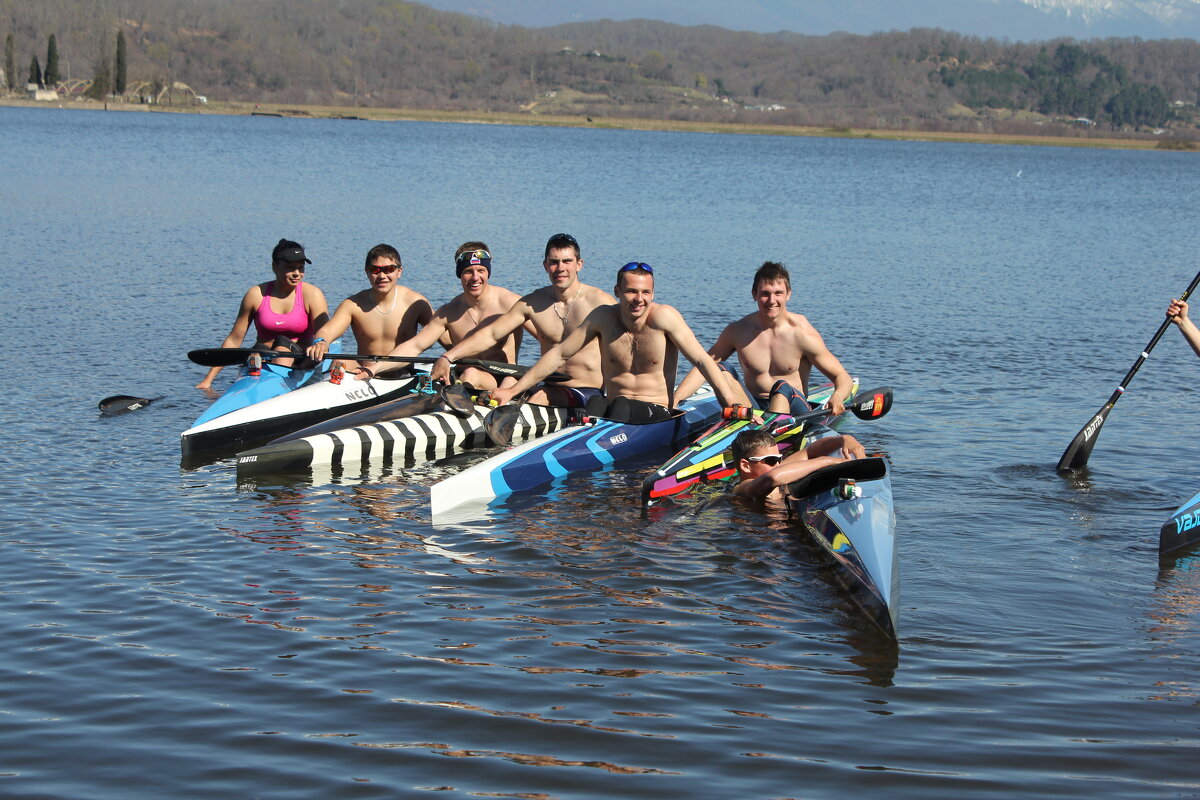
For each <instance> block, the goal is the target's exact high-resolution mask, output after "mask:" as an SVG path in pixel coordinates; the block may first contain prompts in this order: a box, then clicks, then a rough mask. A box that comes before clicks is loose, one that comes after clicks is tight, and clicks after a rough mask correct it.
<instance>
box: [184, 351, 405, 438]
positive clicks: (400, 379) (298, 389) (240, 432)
mask: <svg viewBox="0 0 1200 800" xmlns="http://www.w3.org/2000/svg"><path fill="white" fill-rule="evenodd" d="M416 385H417V378H416V377H415V376H414V375H413V374H412V373H405V372H394V373H388V372H384V373H381V374H379V375H377V376H376V377H374V378H372V379H370V380H368V381H357V380H354V379H353V378H352V377H350V376H346V377H345V378H343V379H342V382H341V383H333V382H332V381H329V380H328V373H319V372H317V371H316V370H299V369H291V368H289V367H277V366H275V365H274V364H263V366H262V371H261V374H260V375H258V376H257V377H255V376H252V375H249V374H246V375H242V376H240V377H238V379H237V380H236V381H234V383H233V385H232V386H231V387H230V388H229V391H227V392H225V394H223V395H221V397H219V398H218V399H217V400H216V401H214V402H213V404H212V406H210V407H209V409H208V410H207V411H206V412H205V413H204V414H202V415H201V416H200V418H199V419H197V420H196V424H195V425H193V426H192V427H191V428H188V429H187V430H186V431H184V432H183V433H182V434H180V437H179V441H180V447H181V449H182V451H183V457H184V460H185V462H186V461H190V460H201V459H202V458H203V457H204V456H205V455H206V454H209V453H214V452H217V451H232V450H234V449H236V448H238V447H243V446H246V445H249V444H254V443H258V442H264V441H269V440H271V439H274V438H277V437H279V436H282V435H284V434H287V433H290V432H292V431H295V430H298V429H300V428H305V427H307V426H310V425H314V424H316V423H318V422H321V421H322V420H327V419H330V418H333V417H337V416H341V415H343V414H347V413H350V412H352V411H357V410H359V409H363V408H367V407H370V406H374V405H377V404H379V403H383V402H385V401H387V400H391V399H393V398H396V397H399V396H402V395H405V394H411V393H412V392H413V391H414V389H415V387H416ZM231 392H233V393H234V394H233V395H232V397H231V395H230V393H231ZM226 398H230V399H229V400H228V401H227V400H226Z"/></svg>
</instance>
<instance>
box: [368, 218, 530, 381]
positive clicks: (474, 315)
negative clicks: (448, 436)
mask: <svg viewBox="0 0 1200 800" xmlns="http://www.w3.org/2000/svg"><path fill="white" fill-rule="evenodd" d="M454 272H455V274H457V275H458V279H459V281H460V282H461V283H462V289H463V290H462V293H461V294H459V295H458V296H457V297H455V298H454V299H453V300H451V301H450V302H449V303H446V304H445V305H444V306H442V307H441V308H439V309H438V310H437V313H435V314H434V315H433V320H432V321H431V322H430V323H429V324H428V325H426V326H425V327H424V328H422V329H421V332H420V333H418V334H417V335H416V336H413V337H412V338H410V339H406V340H405V341H403V342H401V343H400V344H398V345H396V347H395V348H394V349H393V350H392V351H391V352H390V353H389V354H388V355H393V356H416V355H420V354H421V353H423V352H425V351H426V350H428V349H429V348H430V347H432V346H433V345H434V344H436V343H437V342H441V344H442V346H443V347H446V348H450V347H453V346H454V345H456V344H458V343H460V342H462V341H464V340H465V339H467V337H469V336H470V335H471V334H473V333H475V332H476V331H478V330H480V329H482V328H484V327H486V326H488V325H491V324H492V323H493V322H495V321H497V320H498V319H500V317H501V316H503V315H504V314H505V312H507V311H508V310H509V309H510V308H512V307H513V304H514V303H516V302H518V301H519V300H520V299H521V298H520V297H519V296H518V295H517V293H516V292H512V291H509V290H508V289H504V288H502V287H500V286H495V285H493V284H492V283H491V277H492V254H491V251H490V250H489V248H488V246H487V245H486V244H485V243H483V242H464V243H463V244H461V245H459V246H458V249H457V250H455V251H454ZM524 330H528V331H529V332H530V333H533V332H534V327H533V325H532V323H529V322H526V323H525V325H524V326H518V327H517V329H516V330H514V331H512V332H511V333H509V334H508V335H507V336H503V337H500V338H499V339H498V340H497V341H496V344H495V345H494V346H492V347H490V348H488V349H487V350H484V351H483V352H481V353H480V354H479V358H484V359H488V360H489V361H500V362H504V363H509V364H511V363H515V362H516V360H517V351H518V350H520V349H521V334H522V333H523V331H524ZM535 335H536V334H535ZM371 368H372V364H371V363H370V362H366V363H364V364H363V365H362V368H361V370H360V373H359V375H358V378H359V379H365V378H367V377H368V373H369V372H370V370H371ZM458 377H459V379H460V380H462V381H463V382H465V383H469V384H470V385H471V386H473V387H474V388H476V389H495V388H496V386H497V383H496V378H495V377H494V376H493V375H492V374H491V373H489V372H486V371H484V370H481V369H478V368H475V367H470V368H468V369H466V370H463V371H462V372H460V373H459V376H458Z"/></svg>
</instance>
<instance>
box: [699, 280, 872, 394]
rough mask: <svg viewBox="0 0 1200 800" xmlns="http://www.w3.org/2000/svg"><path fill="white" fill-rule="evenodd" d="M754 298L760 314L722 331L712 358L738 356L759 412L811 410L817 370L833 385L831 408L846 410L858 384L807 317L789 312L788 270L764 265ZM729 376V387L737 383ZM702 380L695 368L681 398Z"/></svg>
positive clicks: (754, 290) (727, 375) (789, 289)
mask: <svg viewBox="0 0 1200 800" xmlns="http://www.w3.org/2000/svg"><path fill="white" fill-rule="evenodd" d="M751 295H752V296H753V297H754V300H755V302H756V303H757V304H758V310H757V311H756V312H754V313H753V314H749V315H747V316H745V317H742V318H741V319H739V320H738V321H737V322H734V323H731V324H730V325H728V326H727V327H726V328H725V330H723V331H721V335H720V336H718V337H717V342H716V344H714V345H713V346H712V348H711V349H710V350H709V351H708V353H709V355H711V356H712V357H713V358H714V359H716V361H718V362H721V361H724V360H725V359H727V358H729V356H731V355H733V354H734V353H737V357H738V361H739V362H740V363H741V365H742V373H743V374H744V376H745V381H746V387H747V388H749V390H750V394H751V395H752V396H753V397H754V398H755V400H756V401H757V402H758V405H759V407H760V408H763V409H767V410H770V411H777V412H782V413H790V414H802V413H804V412H805V411H809V410H810V409H809V406H808V403H807V401H806V400H805V399H804V398H805V397H806V396H807V395H808V378H809V374H810V373H811V372H812V368H813V367H816V368H817V369H818V370H820V371H821V372H823V373H824V374H825V376H826V377H828V378H829V380H831V381H833V385H834V390H833V396H832V397H830V399H829V406H830V409H831V410H832V412H833V413H834V414H841V413H842V412H843V411H845V405H844V403H845V401H846V399H847V398H848V397H849V396H850V392H851V391H852V390H853V384H854V380H853V379H852V378H851V377H850V373H848V372H847V371H846V369H845V367H843V366H842V364H841V362H840V361H838V360H837V358H835V357H834V355H833V353H831V352H829V348H828V347H826V346H825V340H824V339H822V338H821V334H819V333H817V329H816V328H814V327H813V326H812V324H811V323H810V322H809V321H808V320H807V319H806V318H805V317H804V315H803V314H796V313H794V312H791V311H788V308H787V304H788V300H790V299H791V297H792V280H791V277H790V276H789V275H788V271H787V269H786V268H784V266H783V265H782V264H779V263H777V262H774V261H767V262H765V263H763V265H762V266H761V267H759V268H758V271H757V272H756V273H755V274H754V284H753V289H752V290H751ZM725 374H726V381H727V382H728V383H731V384H732V383H736V382H737V381H736V379H734V377H733V376H732V375H730V374H729V373H725ZM701 381H702V378H701V377H700V374H699V372H697V371H696V370H694V369H693V370H692V371H691V372H689V373H688V374H687V376H685V377H684V379H683V381H682V382H681V383H680V384H679V389H678V390H677V391H676V394H677V395H678V398H679V399H680V400H682V399H683V398H685V397H689V396H690V395H691V394H692V393H693V392H695V391H696V389H698V388H699V387H700V383H701Z"/></svg>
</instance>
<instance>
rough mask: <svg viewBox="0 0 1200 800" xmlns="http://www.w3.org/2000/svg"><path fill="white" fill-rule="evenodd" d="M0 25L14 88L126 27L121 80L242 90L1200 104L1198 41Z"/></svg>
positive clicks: (84, 9)
mask: <svg viewBox="0 0 1200 800" xmlns="http://www.w3.org/2000/svg"><path fill="white" fill-rule="evenodd" d="M4 23H7V26H4ZM4 27H7V28H8V31H7V32H5V31H4V29H3V28H4ZM0 33H7V35H9V37H10V40H9V42H8V47H7V48H6V69H5V71H6V73H9V72H12V73H15V74H13V75H12V77H13V81H12V82H13V83H14V84H15V85H17V86H21V87H23V86H24V85H25V82H26V80H27V78H28V77H29V75H30V72H31V71H32V70H33V69H34V65H32V64H31V61H32V60H33V59H34V58H37V59H39V61H40V66H41V67H42V68H48V67H49V66H50V65H49V64H47V63H46V62H47V61H48V57H49V56H53V57H54V58H55V59H56V61H57V64H56V66H57V72H58V75H59V76H60V77H61V78H62V79H63V80H64V81H65V80H66V79H67V78H73V79H75V82H76V84H77V83H78V81H79V79H90V78H92V77H93V76H94V75H96V74H98V73H99V74H100V75H101V76H102V77H103V78H105V79H107V80H109V81H110V82H111V81H112V80H113V76H114V74H115V67H114V66H113V59H114V54H115V51H116V49H117V39H118V34H119V35H120V39H121V40H123V43H122V47H123V48H124V50H125V59H126V60H127V64H126V65H125V66H124V67H123V68H124V69H125V70H127V74H128V80H127V87H128V86H135V85H136V86H138V87H139V90H140V91H141V92H143V93H147V92H149V91H150V89H149V88H148V86H147V85H148V84H157V85H158V86H162V85H166V84H168V83H171V82H174V81H182V82H184V83H187V84H188V85H189V86H191V87H192V88H193V89H194V90H195V91H196V92H197V93H199V94H204V95H207V96H208V97H209V98H211V99H214V100H231V101H244V102H282V103H297V104H300V103H305V104H320V105H352V104H356V103H357V104H358V105H360V106H378V107H412V108H436V109H464V110H494V111H525V112H527V113H531V114H539V113H558V114H577V115H588V116H592V117H604V116H632V117H648V118H658V119H667V120H700V121H715V120H728V121H739V122H755V123H772V122H774V123H779V124H801V125H830V126H836V125H846V126H855V127H874V128H925V129H945V130H954V129H962V130H971V131H979V130H997V131H1004V130H1008V131H1016V130H1018V129H1021V131H1022V132H1025V131H1033V130H1037V131H1038V132H1050V131H1051V129H1052V128H1053V127H1054V126H1055V125H1058V124H1068V123H1067V121H1068V120H1075V119H1076V118H1080V117H1083V118H1087V119H1090V120H1093V121H1095V122H1097V123H1099V125H1100V126H1101V127H1102V128H1109V129H1117V128H1120V129H1124V130H1130V129H1133V128H1136V127H1143V128H1145V127H1155V128H1161V127H1170V128H1173V129H1174V130H1175V131H1177V132H1178V133H1180V135H1184V136H1189V135H1190V136H1194V135H1195V134H1196V128H1195V122H1194V120H1193V117H1194V114H1195V105H1196V104H1197V102H1198V101H1200V43H1198V42H1196V41H1195V40H1190V39H1180V40H1160V41H1143V40H1139V39H1105V40H1095V41H1086V42H1075V41H1069V40H1068V41H1053V42H1042V43H1010V42H1006V41H996V40H990V39H979V38H977V37H967V36H961V35H958V34H955V33H952V32H947V31H942V30H931V29H920V30H912V31H908V32H889V33H881V34H876V35H873V36H852V35H838V34H834V35H830V36H820V37H817V36H800V35H794V34H771V35H766V34H753V33H743V32H735V31H728V30H725V29H721V28H714V27H683V26H678V25H671V24H667V23H660V22H650V21H644V20H642V21H632V22H619V23H618V22H610V21H605V22H594V23H580V24H572V25H564V26H558V27H554V28H536V29H535V28H521V27H516V26H497V25H494V24H491V23H489V22H486V21H484V20H482V19H476V18H473V17H468V16H464V15H461V14H455V13H451V12H440V11H435V10H433V9H431V8H429V7H427V6H423V5H420V4H417V3H409V2H403V0H341V1H340V2H333V1H332V0H39V2H37V3H31V2H28V1H27V0H0ZM52 34H53V35H54V36H55V40H56V50H57V52H56V53H55V54H49V53H48V52H47V48H48V40H49V37H50V36H51V35H52ZM139 82H144V83H139ZM1071 124H1076V125H1078V124H1084V125H1086V124H1087V123H1086V122H1084V123H1078V122H1075V123H1071ZM1033 126H1038V127H1036V128H1035V127H1033Z"/></svg>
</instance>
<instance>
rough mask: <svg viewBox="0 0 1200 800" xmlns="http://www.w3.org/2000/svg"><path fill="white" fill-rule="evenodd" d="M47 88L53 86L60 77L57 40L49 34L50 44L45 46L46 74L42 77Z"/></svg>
mask: <svg viewBox="0 0 1200 800" xmlns="http://www.w3.org/2000/svg"><path fill="white" fill-rule="evenodd" d="M42 79H43V80H44V81H45V82H46V85H47V86H55V85H57V84H58V82H59V81H60V80H62V76H61V75H59V74H58V40H57V39H56V38H55V36H54V34H53V33H52V34H50V42H49V43H48V44H47V45H46V74H45V75H44V76H43V77H42Z"/></svg>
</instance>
